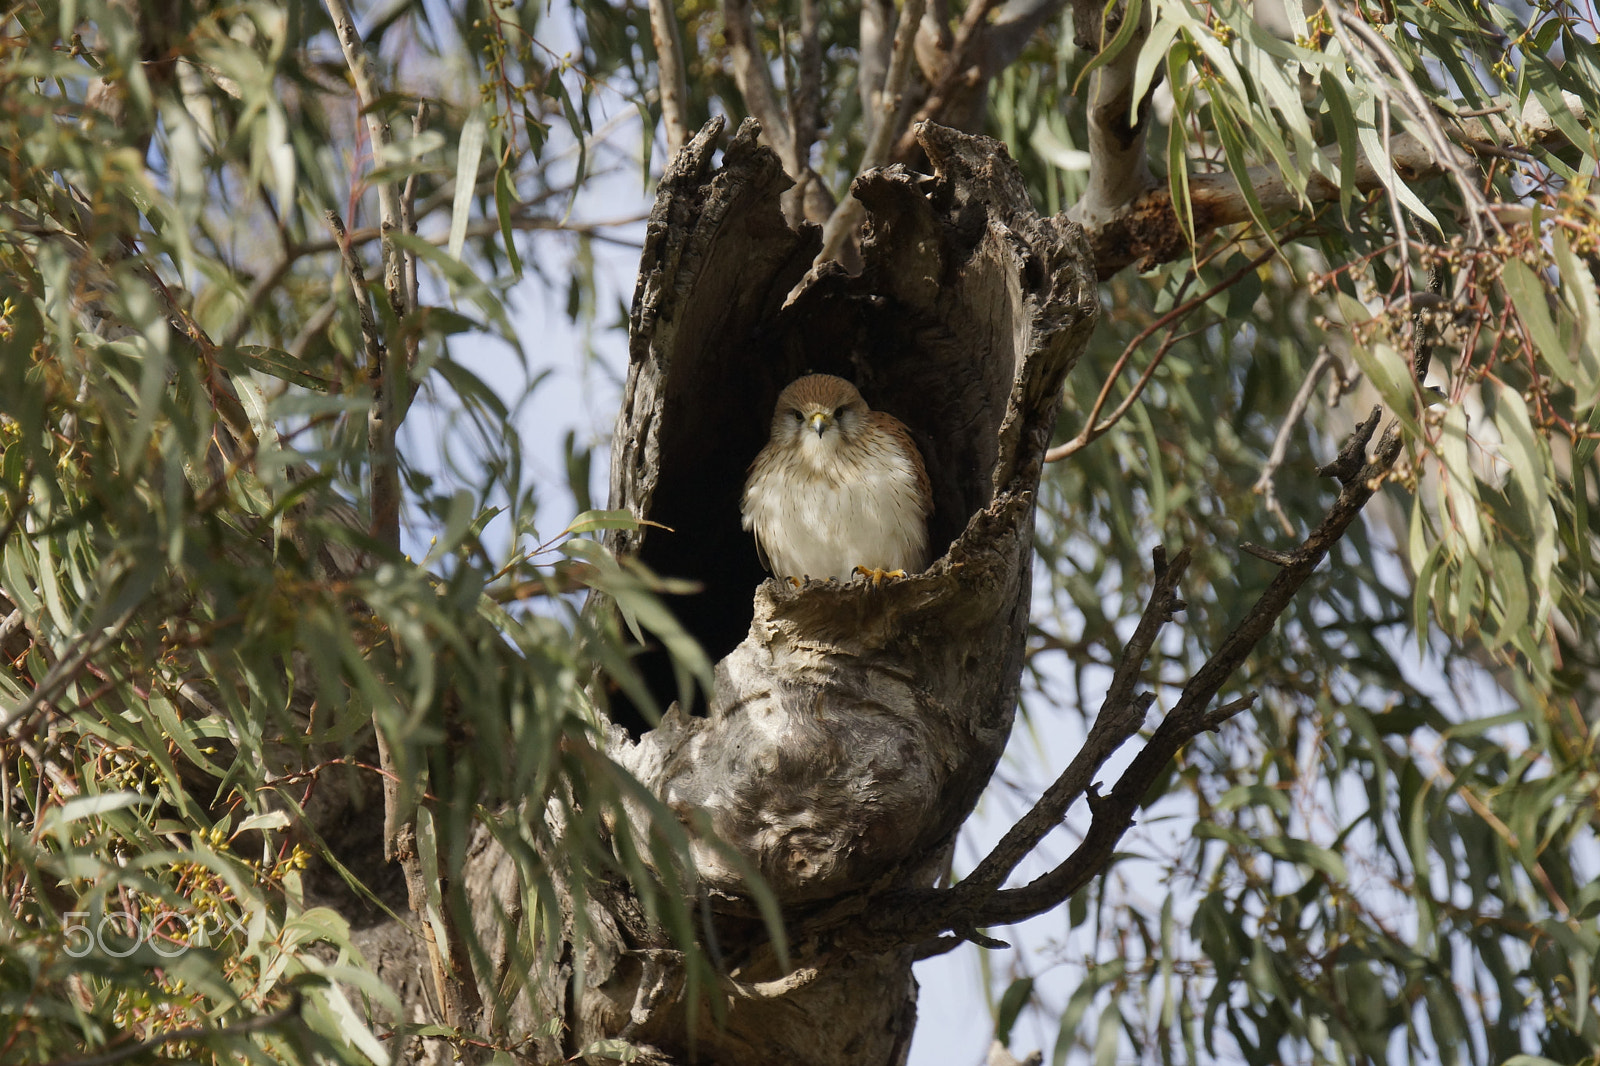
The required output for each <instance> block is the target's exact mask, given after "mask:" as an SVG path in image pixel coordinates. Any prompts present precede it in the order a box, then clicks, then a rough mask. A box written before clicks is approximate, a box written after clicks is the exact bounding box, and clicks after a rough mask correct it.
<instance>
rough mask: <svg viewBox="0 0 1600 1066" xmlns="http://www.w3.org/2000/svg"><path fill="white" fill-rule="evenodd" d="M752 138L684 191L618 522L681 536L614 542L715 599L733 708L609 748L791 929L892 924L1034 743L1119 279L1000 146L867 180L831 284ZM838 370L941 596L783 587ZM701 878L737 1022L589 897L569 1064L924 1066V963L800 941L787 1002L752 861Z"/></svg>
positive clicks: (919, 584) (562, 993)
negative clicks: (771, 902)
mask: <svg viewBox="0 0 1600 1066" xmlns="http://www.w3.org/2000/svg"><path fill="white" fill-rule="evenodd" d="M721 130H722V127H721V123H720V121H719V120H713V122H711V123H710V124H708V125H707V126H706V127H705V128H704V129H702V130H701V131H700V133H699V134H698V136H696V137H695V138H693V140H692V141H691V142H690V143H689V144H688V145H687V146H686V147H685V149H684V150H683V151H682V152H681V153H680V154H679V155H678V156H677V157H676V158H675V159H674V160H673V162H672V164H671V165H670V166H669V168H668V170H667V173H666V175H665V176H664V177H663V179H662V182H661V186H660V191H659V194H658V196H657V200H656V206H655V210H654V212H653V213H652V215H651V219H650V224H649V231H648V235H647V237H646V240H645V248H644V256H643V262H642V264H641V269H640V277H639V283H638V288H637V291H636V294H635V297H634V306H633V319H632V335H631V342H630V363H629V370H628V380H627V386H626V391H625V393H624V398H623V406H622V411H621V413H620V415H619V418H618V422H617V432H616V439H615V443H614V446H613V452H612V463H611V477H612V484H611V506H613V507H626V508H627V509H628V510H630V511H631V512H632V513H633V514H634V515H635V516H637V517H638V518H641V519H648V520H649V521H651V522H654V523H660V524H661V525H663V526H667V527H670V531H668V530H663V529H661V528H658V527H654V526H648V527H644V528H641V529H640V530H638V531H633V532H619V533H617V534H615V536H614V537H613V539H612V541H611V546H612V547H613V548H615V549H616V550H618V551H619V552H623V553H633V554H637V555H638V556H639V557H640V558H641V559H642V560H643V561H644V562H646V563H647V564H649V565H650V566H651V567H653V568H654V569H656V570H657V571H659V572H661V573H663V574H667V575H671V576H674V577H686V578H691V579H694V580H696V581H698V582H700V583H701V584H702V585H703V586H704V590H705V591H703V592H701V593H699V594H698V595H694V596H688V597H684V598H682V599H681V601H680V602H678V603H676V604H675V609H676V610H677V611H678V613H679V615H680V617H681V619H682V620H683V622H684V624H685V625H686V627H687V628H689V629H690V631H691V632H693V633H694V634H695V636H696V637H698V638H699V639H700V640H701V642H702V643H703V644H704V645H705V646H706V648H707V651H708V652H709V653H710V654H711V655H712V656H713V658H714V659H716V660H718V661H717V666H716V672H715V680H716V684H715V690H714V692H713V693H712V694H711V697H710V701H709V706H708V707H704V708H697V710H699V711H700V712H702V713H689V711H688V709H685V708H682V707H675V708H673V709H672V710H671V711H670V712H669V713H668V714H667V715H666V717H665V719H664V720H663V721H662V722H661V724H660V726H659V728H656V729H654V730H651V731H648V732H644V733H643V735H642V736H639V737H638V739H637V740H633V739H630V738H629V737H628V736H627V735H626V734H625V733H624V731H623V730H622V729H621V728H617V729H615V730H614V731H613V736H612V738H611V745H610V751H611V754H612V755H613V756H614V757H615V758H616V759H617V760H618V761H619V762H621V763H622V764H623V765H625V766H627V767H628V768H630V769H631V770H632V771H633V772H634V773H635V774H636V775H637V776H638V777H639V778H640V779H641V780H642V781H643V782H644V783H645V784H646V785H647V786H648V787H649V788H650V789H651V790H652V791H653V792H654V793H655V794H656V795H658V796H659V797H661V798H662V799H663V800H665V801H666V803H667V804H668V805H669V806H670V807H671V808H672V809H674V810H675V811H678V812H681V814H682V816H683V818H684V820H685V821H686V823H687V822H689V821H690V820H691V819H693V818H699V817H707V818H709V821H710V824H711V825H712V826H713V827H714V828H715V830H716V832H717V834H718V835H719V836H720V837H721V838H722V839H723V840H724V841H726V842H728V843H729V844H731V845H732V846H733V847H734V848H736V849H737V850H738V851H739V852H740V854H741V855H742V856H743V857H744V859H745V860H746V861H747V862H748V863H749V865H751V866H753V867H754V868H755V869H757V870H759V871H760V872H761V874H762V875H763V877H764V878H765V879H766V880H767V882H768V884H769V885H770V886H771V888H772V889H773V891H774V892H775V893H776V894H777V897H778V899H779V900H780V901H781V903H782V904H783V906H784V907H785V909H786V913H787V914H788V915H789V916H790V917H791V918H795V919H798V918H800V917H803V916H804V914H805V913H806V912H807V910H808V908H814V907H815V906H817V905H819V904H821V903H822V902H823V901H828V902H829V905H830V907H833V908H837V907H838V906H839V901H840V900H841V898H850V897H858V898H859V899H860V905H861V906H862V908H863V909H864V910H865V909H869V908H870V907H871V906H872V899H873V897H874V896H875V895H876V894H878V893H881V892H885V891H892V890H895V889H904V888H908V887H913V886H928V885H931V884H932V882H933V880H934V878H935V877H936V876H937V873H938V871H939V870H940V869H941V868H942V865H943V863H944V862H945V861H946V859H947V857H948V854H949V849H950V847H951V844H952V842H953V840H954V837H955V833H956V831H957V829H958V828H959V826H960V825H961V823H962V821H963V820H965V818H966V817H967V815H968V813H969V812H970V811H971V809H972V807H973V805H974V804H975V803H976V801H977V798H978V795H979V793H980V792H981V791H982V789H983V787H984V785H985V784H986V782H987V781H988V779H989V776H990V774H991V772H992V771H993V769H994V765H995V762H996V760H997V759H998V758H999V756H1000V753H1001V751H1002V749H1003V748H1004V746H1005V742H1006V738H1007V735H1008V734H1009V731H1010V728H1011V722H1012V714H1013V710H1014V708H1015V705H1016V699H1017V690H1018V684H1019V678H1020V674H1021V669H1022V662H1023V651H1024V647H1023V645H1024V640H1025V636H1026V632H1027V621H1028V607H1029V589H1030V583H1031V559H1032V539H1033V520H1034V498H1035V491H1036V489H1037V486H1038V480H1039V471H1040V467H1041V460H1042V456H1043V454H1044V451H1045V449H1046V447H1047V445H1048V443H1049V439H1050V435H1051V432H1052V430H1053V428H1054V425H1055V415H1056V409H1057V404H1058V397H1059V395H1060V389H1061V384H1062V380H1063V378H1064V377H1065V375H1066V373H1067V372H1068V370H1070V369H1071V367H1072V365H1073V363H1074V362H1075V361H1076V359H1077V357H1078V356H1079V354H1080V353H1081V352H1082V350H1083V348H1084V345H1085V344H1086V343H1087V341H1088V338H1089V334H1090V332H1091V330H1092V329H1093V326H1094V321H1095V316H1096V313H1097V308H1098V296H1097V292H1096V287H1095V280H1094V269H1093V265H1092V263H1091V262H1090V261H1089V259H1088V258H1087V254H1086V246H1085V243H1084V240H1083V236H1082V232H1081V231H1080V230H1079V228H1078V227H1077V226H1076V225H1075V224H1073V223H1070V222H1068V221H1066V220H1065V219H1064V218H1040V217H1038V215H1037V214H1035V212H1034V211H1033V209H1032V207H1031V206H1030V204H1029V202H1028V198H1027V195H1026V192H1025V191H1024V187H1023V183H1022V180H1021V177H1020V175H1019V174H1018V172H1017V169H1016V167H1015V165H1014V164H1013V163H1012V161H1011V159H1010V158H1009V156H1008V155H1007V154H1006V151H1005V149H1004V148H1003V147H1002V146H1001V145H1000V144H998V143H997V142H995V141H992V140H989V139H987V138H984V137H974V136H968V135H965V134H961V133H957V132H955V131H952V130H947V129H944V128H941V127H937V126H931V125H927V126H924V127H923V128H921V129H920V131H919V134H918V136H919V139H920V141H921V144H922V146H923V148H924V150H925V151H926V153H927V157H928V159H929V160H930V162H931V167H932V170H933V174H932V175H931V176H929V175H922V174H915V173H912V172H910V171H907V170H905V169H903V168H901V167H891V168H889V169H886V170H881V171H875V172H872V173H869V174H867V175H865V176H863V177H862V178H861V179H860V180H858V181H857V182H856V183H855V187H854V192H855V195H856V196H857V197H858V198H859V199H860V200H861V202H862V203H863V204H864V205H865V206H866V208H867V211H868V219H867V224H866V231H865V237H864V240H863V242H862V259H863V262H864V267H863V269H862V271H861V272H860V273H859V274H857V275H850V274H847V273H846V272H845V271H844V270H843V269H842V268H836V267H833V268H825V269H822V270H820V271H817V272H815V273H810V274H808V268H809V266H810V263H811V261H812V258H813V256H814V255H815V253H816V249H817V243H818V236H819V235H818V231H817V230H816V228H815V227H809V226H807V227H803V228H802V229H800V230H798V231H796V230H794V229H791V228H790V227H789V225H788V224H787V223H785V221H784V218H783V215H782V212H781V209H780V202H779V200H780V196H781V194H782V193H783V192H784V190H785V189H786V188H788V187H789V185H790V182H789V180H788V178H786V177H785V176H784V173H783V169H782V166H781V164H780V162H779V160H778V158H777V157H776V156H775V155H774V154H773V153H772V152H771V151H769V150H768V149H766V148H765V147H762V146H760V145H759V144H758V142H757V137H758V134H759V128H758V127H757V126H756V125H755V123H753V122H750V121H746V122H745V124H744V125H742V126H741V127H740V128H739V130H738V132H737V133H736V134H735V135H734V136H733V138H732V139H731V140H730V141H729V143H728V145H727V148H726V150H725V152H724V153H723V159H722V164H721V166H720V167H714V166H713V150H714V148H715V145H716V142H717V140H718V138H719V135H720V134H721ZM797 286H798V288H797ZM791 292H792V293H793V295H792V296H791ZM807 371H821V372H828V373H835V374H840V375H842V376H844V377H847V378H850V379H851V380H853V381H855V382H856V383H857V385H858V386H859V387H860V388H861V391H862V393H863V394H864V395H865V396H866V398H867V400H868V402H869V403H871V405H872V406H873V407H874V408H875V409H880V410H886V411H889V412H891V413H893V414H895V415H896V416H898V417H899V418H900V419H902V420H903V421H904V422H905V423H906V424H907V426H908V427H909V428H910V430H911V433H912V434H913V436H914V437H915V438H916V441H917V444H918V446H919V447H920V448H921V449H922V453H923V455H924V457H925V458H926V461H927V465H928V470H929V473H930V476H931V478H932V481H933V486H934V498H935V506H936V513H935V514H934V517H933V520H932V525H931V530H930V533H931V538H930V539H931V543H932V546H933V547H934V549H935V550H936V552H937V553H938V556H939V557H938V558H937V560H936V561H935V562H934V563H933V565H932V566H931V567H930V568H929V569H928V571H927V572H926V573H924V574H921V575H917V576H914V577H911V578H908V579H905V580H900V581H895V582H892V583H889V584H886V585H885V586H883V587H882V588H879V589H872V588H868V587H864V586H841V585H838V584H827V585H823V584H811V585H809V586H807V587H806V588H804V589H801V590H795V589H793V588H791V587H790V586H789V585H788V584H786V583H782V582H778V581H770V580H769V581H764V580H763V577H764V575H763V574H762V573H761V571H760V569H759V567H758V565H757V563H756V559H755V554H754V548H753V546H752V545H751V543H750V540H749V537H748V535H747V534H745V533H744V532H743V531H742V530H741V529H740V525H739V494H740V490H741V488H742V485H743V482H744V475H745V469H746V467H747V466H748V464H749V462H750V461H751V459H752V458H753V457H754V456H755V454H756V452H757V451H758V450H759V449H760V447H761V445H762V443H763V442H764V440H765V437H766V433H767V428H768V422H769V418H770V414H771V411H772V405H773V402H774V400H775V399H776V397H777V394H778V392H779V391H780V390H781V389H782V388H783V386H784V385H785V384H786V383H788V382H789V381H790V380H792V379H793V378H795V377H797V376H799V375H800V374H802V373H805V372H807ZM669 692H670V690H664V691H663V695H666V694H668V693H669ZM696 857H697V860H698V862H699V872H700V874H701V878H702V883H703V885H704V886H705V888H706V890H707V898H708V900H709V901H710V903H709V908H708V918H707V920H708V922H709V923H710V926H711V928H713V929H714V931H715V936H716V942H717V948H718V951H719V957H720V959H721V961H722V962H723V964H724V965H725V967H726V968H727V972H728V974H729V976H730V980H729V981H728V983H727V985H726V987H725V988H724V989H722V990H721V992H719V994H723V993H725V994H726V995H727V1006H728V1010H727V1012H726V1017H725V1019H724V1025H723V1027H722V1028H720V1029H719V1028H717V1027H716V1026H714V1025H713V1024H712V1023H711V1020H710V1012H708V1011H706V1010H701V1011H700V1012H699V1014H698V1017H699V1019H700V1022H699V1023H698V1025H697V1031H696V1032H694V1033H690V1032H689V1031H688V1030H687V1028H686V1021H685V1019H686V1012H685V1010H684V1009H683V1007H684V1005H683V1003H682V1002H681V998H682V995H681V989H682V977H683V975H682V973H680V972H678V971H677V970H676V969H674V964H673V961H672V959H673V954H672V953H671V952H667V951H665V950H664V949H666V948H667V947H668V944H667V942H666V941H665V939H664V938H663V937H662V936H661V934H660V933H659V932H658V931H656V930H653V929H651V928H650V927H649V926H648V924H647V923H646V922H645V921H644V920H643V919H642V917H641V916H640V915H639V914H638V912H637V908H636V907H632V906H630V904H629V900H628V899H627V898H626V895H625V893H624V892H623V891H622V890H620V889H619V890H618V892H617V894H616V895H615V896H613V897H604V898H593V899H591V900H590V902H589V911H588V917H587V923H588V925H589V928H590V929H591V930H592V934H591V940H590V942H589V945H588V950H587V953H586V956H585V962H586V977H585V980H584V981H583V982H582V986H583V987H574V986H575V985H576V984H577V982H574V981H571V980H570V977H571V974H570V971H569V972H567V973H565V974H542V975H540V974H536V975H534V981H535V983H536V984H537V985H538V989H537V992H538V996H539V998H540V999H541V1001H542V1002H541V1003H540V1004H539V1005H538V1006H537V1008H536V1010H537V1013H539V1014H543V1015H544V1016H546V1017H549V1016H551V1015H552V1014H553V1015H555V1016H559V1017H563V1018H565V1019H567V1020H568V1021H569V1024H570V1030H569V1031H568V1032H567V1033H566V1034H565V1035H564V1036H563V1037H561V1038H560V1044H561V1046H560V1047H556V1046H551V1047H550V1048H549V1049H548V1050H549V1051H550V1052H552V1053H555V1052H561V1051H564V1052H566V1053H571V1051H573V1050H576V1049H581V1048H583V1047H584V1046H586V1045H587V1044H588V1043H590V1042H591V1041H594V1040H597V1039H603V1038H606V1037H618V1036H622V1037H625V1038H626V1039H628V1040H630V1041H632V1042H634V1043H636V1044H641V1045H647V1046H649V1047H651V1048H653V1049H655V1050H656V1052H659V1053H660V1054H661V1055H663V1056H664V1057H665V1059H664V1060H676V1059H679V1058H681V1057H683V1056H685V1055H686V1054H687V1051H688V1048H689V1047H690V1045H691V1043H692V1044H693V1046H694V1048H695V1052H694V1054H695V1058H696V1061H698V1062H701V1063H723V1062H726V1063H735V1062H745V1063H747V1062H786V1063H818V1064H822V1063H839V1064H842V1063H894V1062H899V1061H902V1060H903V1059H904V1056H905V1053H906V1049H907V1048H908V1046H909V1040H910V1032H911V1027H912V1025H913V1024H914V1021H915V982H914V981H913V980H912V978H911V970H910V966H911V959H912V951H913V948H914V945H913V944H911V943H907V944H904V945H900V946H898V947H896V948H894V949H892V950H888V951H885V952H881V953H874V954H870V955H865V954H860V953H857V954H852V955H848V956H844V955H830V953H829V947H828V945H827V944H826V943H799V944H796V945H794V952H793V953H794V958H793V960H792V964H791V969H792V970H797V971H799V972H801V973H802V974H803V977H804V979H790V980H787V981H785V980H784V978H785V976H786V974H785V972H784V971H783V970H781V969H779V967H778V965H777V962H776V959H775V958H774V957H773V955H772V952H771V947H770V945H769V943H768V941H767V937H766V933H765V931H764V930H763V928H762V926H761V924H760V922H759V921H757V920H755V919H754V917H753V909H752V907H751V906H750V904H749V902H748V900H747V898H746V892H745V888H744V883H743V881H742V880H741V878H740V876H739V873H738V872H737V869H736V868H735V864H734V863H732V862H730V861H729V860H728V859H727V857H726V856H725V855H724V854H721V853H719V852H718V851H717V850H716V849H714V848H712V847H710V846H705V847H702V848H700V849H699V851H698V852H697V856H696ZM503 883H504V882H503ZM567 920H568V922H569V923H570V922H571V920H572V917H571V916H568V919H567ZM809 970H814V971H815V973H814V974H812V973H810V972H807V971H809ZM772 982H778V983H777V984H772ZM653 1053H654V1052H653Z"/></svg>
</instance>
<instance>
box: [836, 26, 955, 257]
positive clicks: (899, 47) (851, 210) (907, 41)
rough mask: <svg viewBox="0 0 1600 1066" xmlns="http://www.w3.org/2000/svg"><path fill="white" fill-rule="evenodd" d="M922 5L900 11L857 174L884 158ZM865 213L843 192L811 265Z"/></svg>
mask: <svg viewBox="0 0 1600 1066" xmlns="http://www.w3.org/2000/svg"><path fill="white" fill-rule="evenodd" d="M926 7H927V0H906V5H905V7H903V8H901V10H900V21H899V23H898V24H897V25H896V26H895V31H894V51H893V54H892V56H891V58H890V60H889V73H888V75H887V77H886V78H885V80H884V85H883V92H882V93H880V94H879V95H878V107H877V110H878V116H877V121H878V124H877V125H876V126H874V127H873V129H872V138H871V140H869V141H868V142H867V147H866V150H865V151H863V152H862V154H861V165H860V166H859V167H857V168H856V173H857V174H858V175H860V174H864V173H866V172H867V171H869V170H871V169H873V168H874V167H879V166H882V165H883V163H884V161H885V160H886V159H887V158H888V155H889V146H890V144H891V143H892V142H893V139H894V135H895V132H896V130H897V129H898V127H899V124H900V121H901V118H902V112H903V111H904V100H903V98H902V94H903V93H904V92H905V87H906V81H907V79H909V78H910V76H911V71H912V70H913V68H915V66H916V58H915V57H916V48H915V44H916V38H917V26H918V25H919V24H920V23H921V22H922V12H923V10H924V8H926ZM865 214H866V208H864V207H863V206H861V201H860V200H857V199H856V198H855V196H854V195H847V196H845V198H844V199H843V200H842V201H840V203H839V206H838V207H836V208H834V209H833V214H831V215H829V216H828V224H827V225H826V226H824V227H823V230H822V251H820V252H818V253H817V258H816V261H815V263H814V264H813V267H818V266H821V265H822V264H824V263H827V262H830V261H832V260H834V259H838V258H839V255H840V253H841V252H842V251H843V249H844V246H845V244H846V243H848V242H849V241H850V240H851V238H853V237H854V236H855V232H856V230H857V229H858V228H859V227H860V225H861V220H862V218H863V217H864V216H865Z"/></svg>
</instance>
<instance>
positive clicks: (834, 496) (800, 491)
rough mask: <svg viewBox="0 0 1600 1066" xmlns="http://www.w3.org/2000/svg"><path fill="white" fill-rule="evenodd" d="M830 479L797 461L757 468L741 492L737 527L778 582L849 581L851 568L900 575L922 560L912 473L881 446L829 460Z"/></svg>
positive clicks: (923, 527)
mask: <svg viewBox="0 0 1600 1066" xmlns="http://www.w3.org/2000/svg"><path fill="white" fill-rule="evenodd" d="M830 458H833V459H834V460H835V461H834V462H833V463H831V464H830V469H831V470H832V472H833V476H828V475H826V474H824V473H822V472H821V471H819V470H818V469H817V468H816V466H815V465H813V464H812V463H810V462H807V461H805V459H803V458H801V457H799V456H796V457H793V461H780V462H773V463H768V464H764V465H762V466H760V467H758V469H756V470H755V471H754V473H753V474H752V476H751V478H750V482H749V484H748V485H747V487H746V489H745V497H744V508H743V509H744V527H745V528H746V529H748V530H751V531H752V532H754V533H755V535H756V537H757V539H758V540H759V541H760V542H761V546H762V549H763V550H764V551H765V552H766V554H767V559H768V560H769V561H770V562H771V564H772V569H773V572H774V573H776V574H778V575H779V576H781V577H812V578H818V579H826V578H837V579H838V580H840V581H848V580H849V579H850V577H851V575H852V573H853V572H854V570H855V568H856V567H858V566H860V567H865V568H867V569H876V570H905V571H906V572H907V573H913V572H916V571H919V570H921V569H922V568H923V567H924V565H925V564H926V562H927V539H928V538H927V521H926V518H925V516H924V514H923V510H922V503H921V500H920V498H919V493H918V485H917V480H916V475H915V473H914V472H913V471H912V469H911V467H910V465H909V464H907V463H905V462H903V461H901V462H896V461H894V458H895V457H892V456H891V455H890V454H889V452H888V450H887V448H884V447H874V448H869V449H865V455H864V456H863V457H862V458H861V459H859V460H857V461H848V460H844V459H843V457H842V456H839V455H838V453H835V455H834V456H832V457H830Z"/></svg>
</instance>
